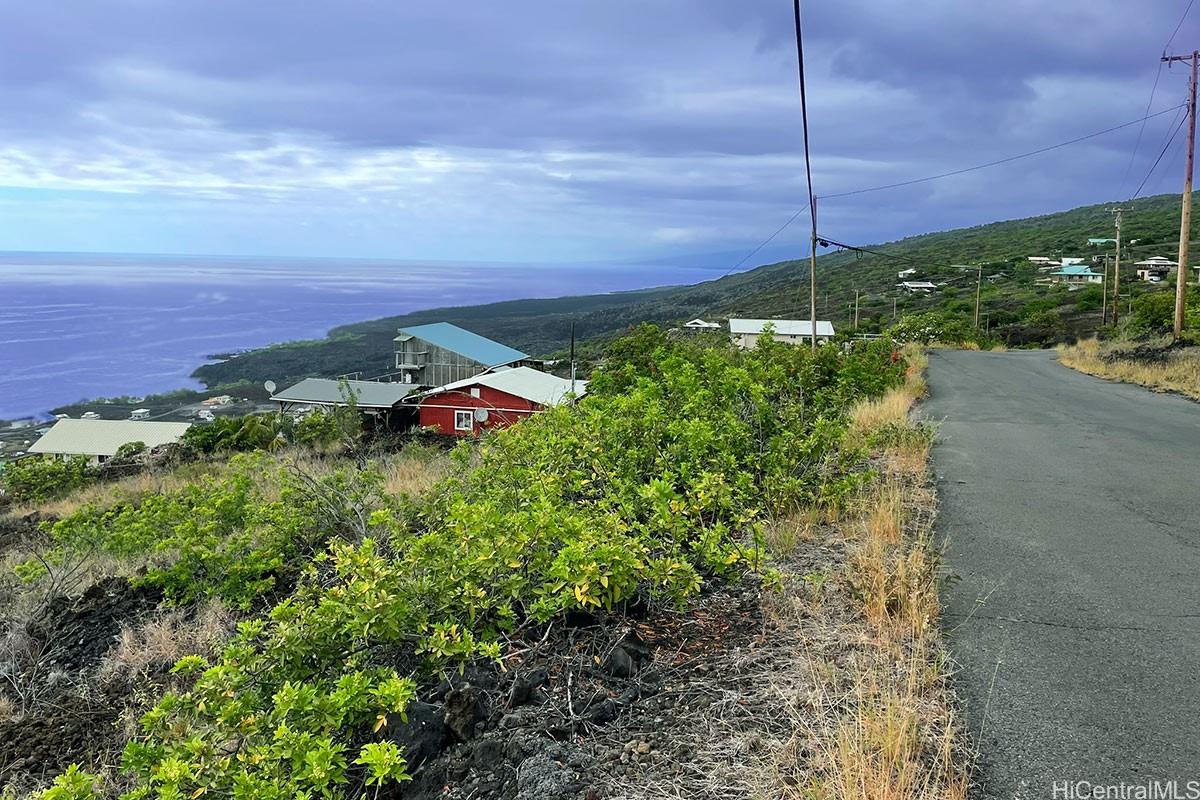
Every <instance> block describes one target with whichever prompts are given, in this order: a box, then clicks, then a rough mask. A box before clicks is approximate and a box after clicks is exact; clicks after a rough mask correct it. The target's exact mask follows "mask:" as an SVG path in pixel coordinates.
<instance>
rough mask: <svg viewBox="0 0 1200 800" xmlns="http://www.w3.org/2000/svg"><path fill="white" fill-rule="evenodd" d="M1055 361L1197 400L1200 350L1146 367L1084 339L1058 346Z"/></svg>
mask: <svg viewBox="0 0 1200 800" xmlns="http://www.w3.org/2000/svg"><path fill="white" fill-rule="evenodd" d="M1058 359H1059V361H1061V362H1062V363H1063V364H1065V365H1067V366H1068V367H1071V368H1072V369H1077V370H1079V371H1080V372H1086V373H1088V374H1089V375H1096V376H1098V377H1101V378H1108V379H1110V380H1115V381H1122V382H1124V383H1136V384H1139V385H1141V386H1146V387H1148V388H1151V389H1157V390H1160V391H1171V392H1179V393H1180V394H1183V395H1187V396H1188V397H1192V398H1195V399H1197V400H1200V348H1190V349H1187V350H1177V351H1173V352H1169V353H1166V354H1165V356H1164V360H1163V361H1162V362H1159V363H1149V362H1144V361H1134V360H1132V359H1130V358H1122V357H1121V351H1120V350H1119V349H1118V348H1116V347H1111V346H1105V345H1102V344H1101V343H1100V342H1098V341H1097V340H1096V339H1087V340H1084V341H1081V342H1079V343H1077V344H1073V345H1059V347H1058Z"/></svg>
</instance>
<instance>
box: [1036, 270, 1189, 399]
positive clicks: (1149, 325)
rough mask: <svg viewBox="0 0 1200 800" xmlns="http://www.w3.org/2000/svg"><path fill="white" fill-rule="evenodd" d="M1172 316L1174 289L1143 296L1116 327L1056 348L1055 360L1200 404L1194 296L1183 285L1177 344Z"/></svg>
mask: <svg viewBox="0 0 1200 800" xmlns="http://www.w3.org/2000/svg"><path fill="white" fill-rule="evenodd" d="M1174 314H1175V293H1174V291H1171V292H1169V293H1168V292H1163V293H1159V294H1153V295H1143V296H1141V297H1138V298H1137V299H1135V300H1134V301H1133V303H1132V308H1131V309H1130V313H1129V314H1128V315H1126V316H1125V317H1124V318H1123V319H1122V320H1121V322H1120V324H1119V325H1118V326H1116V327H1112V328H1109V329H1107V330H1104V331H1101V335H1100V336H1099V337H1095V338H1091V339H1085V340H1083V341H1080V342H1077V343H1075V344H1070V345H1060V346H1059V347H1058V357H1059V360H1060V361H1061V362H1062V363H1063V364H1065V365H1066V366H1068V367H1071V368H1073V369H1077V370H1079V371H1080V372H1086V373H1089V374H1091V375H1096V376H1099V377H1101V378H1108V379H1109V380H1116V381H1122V382H1124V383H1136V384H1139V385H1141V386H1145V387H1147V388H1150V389H1154V390H1156V391H1165V392H1177V393H1179V394H1182V395H1184V396H1186V397H1191V398H1193V399H1197V400H1200V292H1198V291H1197V290H1196V289H1195V287H1189V292H1188V296H1187V305H1186V308H1185V314H1184V321H1185V326H1186V327H1185V330H1184V333H1183V336H1182V337H1181V338H1180V340H1179V341H1177V342H1176V341H1174V340H1173V338H1172V336H1171V333H1172V327H1173V324H1174Z"/></svg>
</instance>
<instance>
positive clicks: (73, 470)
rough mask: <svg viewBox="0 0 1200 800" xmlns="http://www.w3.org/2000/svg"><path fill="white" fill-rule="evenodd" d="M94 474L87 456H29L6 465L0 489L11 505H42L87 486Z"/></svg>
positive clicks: (0, 473)
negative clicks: (60, 457)
mask: <svg viewBox="0 0 1200 800" xmlns="http://www.w3.org/2000/svg"><path fill="white" fill-rule="evenodd" d="M95 475H96V471H95V470H94V469H93V468H92V466H91V463H90V460H89V459H88V458H87V457H86V456H76V457H74V458H67V459H59V458H54V457H52V456H30V457H28V458H22V459H20V460H18V461H14V462H12V463H11V464H8V465H7V466H6V467H5V468H4V470H3V471H2V472H0V489H3V492H4V497H5V499H6V500H9V501H11V502H13V503H43V502H45V501H47V500H54V499H56V498H59V497H63V496H64V495H67V494H70V493H71V492H73V491H75V490H76V489H79V488H81V487H83V486H87V485H88V484H89V483H91V482H92V481H94V480H95Z"/></svg>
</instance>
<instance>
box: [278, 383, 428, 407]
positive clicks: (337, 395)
mask: <svg viewBox="0 0 1200 800" xmlns="http://www.w3.org/2000/svg"><path fill="white" fill-rule="evenodd" d="M418 388H419V387H418V386H417V385H416V384H415V383H380V382H379V381H335V380H332V379H330V378H305V379H304V380H302V381H300V382H299V383H297V384H296V385H295V386H289V387H288V388H286V389H284V390H283V391H282V392H277V393H275V394H273V395H271V399H272V400H274V401H276V402H279V403H307V404H309V405H314V406H344V405H346V396H345V394H344V393H343V390H344V389H348V390H349V391H350V392H351V393H353V395H354V399H355V403H356V404H357V405H358V406H359V408H392V407H393V406H395V405H396V404H398V403H399V402H400V401H401V400H403V399H404V398H405V397H407V396H408V395H410V394H412V393H413V392H414V391H416V390H417V389H418Z"/></svg>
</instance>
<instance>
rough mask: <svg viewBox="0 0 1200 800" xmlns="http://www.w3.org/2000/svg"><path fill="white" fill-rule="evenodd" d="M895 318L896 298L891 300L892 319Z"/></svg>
mask: <svg viewBox="0 0 1200 800" xmlns="http://www.w3.org/2000/svg"><path fill="white" fill-rule="evenodd" d="M895 318H896V298H894V297H893V298H892V319H895Z"/></svg>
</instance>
